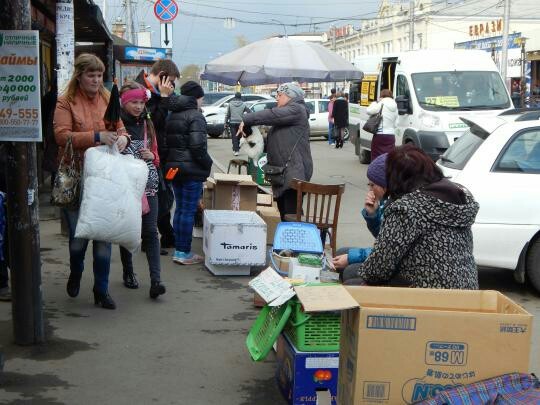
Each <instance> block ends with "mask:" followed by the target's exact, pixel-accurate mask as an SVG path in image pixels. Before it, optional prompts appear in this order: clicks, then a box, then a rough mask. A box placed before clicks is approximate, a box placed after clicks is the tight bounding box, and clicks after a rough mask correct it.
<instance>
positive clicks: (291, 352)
mask: <svg viewBox="0 0 540 405" xmlns="http://www.w3.org/2000/svg"><path fill="white" fill-rule="evenodd" d="M276 360H277V371H276V380H277V383H278V386H279V389H280V391H281V393H282V394H283V396H284V397H285V399H286V400H287V402H288V403H289V404H291V405H308V404H309V405H316V402H317V391H319V390H324V391H327V390H328V391H330V394H331V400H332V402H331V403H332V405H335V403H336V391H337V382H338V365H339V352H300V351H298V350H297V349H296V347H294V345H293V344H292V343H291V342H290V341H289V339H288V338H287V337H286V336H285V335H284V334H281V335H280V336H279V338H278V341H277V350H276Z"/></svg>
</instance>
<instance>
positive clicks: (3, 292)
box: [0, 287, 11, 302]
mask: <svg viewBox="0 0 540 405" xmlns="http://www.w3.org/2000/svg"><path fill="white" fill-rule="evenodd" d="M0 301H5V302H8V301H11V291H9V287H2V288H0Z"/></svg>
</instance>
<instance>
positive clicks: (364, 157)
mask: <svg viewBox="0 0 540 405" xmlns="http://www.w3.org/2000/svg"><path fill="white" fill-rule="evenodd" d="M358 159H359V160H360V163H362V164H364V165H367V164H369V163H371V151H369V150H367V149H364V148H362V147H361V146H360V151H359V152H358Z"/></svg>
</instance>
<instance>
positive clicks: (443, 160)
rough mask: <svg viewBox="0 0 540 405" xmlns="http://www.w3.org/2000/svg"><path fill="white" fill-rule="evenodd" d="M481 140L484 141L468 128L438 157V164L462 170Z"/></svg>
mask: <svg viewBox="0 0 540 405" xmlns="http://www.w3.org/2000/svg"><path fill="white" fill-rule="evenodd" d="M482 142H484V139H483V138H481V137H480V136H478V135H475V134H473V133H472V132H471V130H470V129H468V130H467V131H465V132H464V133H463V135H461V136H460V137H459V138H458V139H456V141H455V142H454V143H453V144H452V145H451V146H450V147H449V148H448V149H447V150H446V152H445V153H444V154H443V155H442V156H441V157H440V164H442V165H443V166H446V167H449V168H451V169H457V170H462V169H463V168H464V167H465V165H466V164H467V162H468V161H469V159H470V158H471V156H472V155H474V152H476V150H477V149H478V148H479V147H480V145H481V144H482Z"/></svg>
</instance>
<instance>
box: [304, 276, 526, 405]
mask: <svg viewBox="0 0 540 405" xmlns="http://www.w3.org/2000/svg"><path fill="white" fill-rule="evenodd" d="M295 291H296V294H297V295H298V298H299V299H300V301H301V302H302V304H303V306H304V309H305V311H306V312H319V311H329V310H343V311H342V316H341V341H340V364H339V370H340V375H339V382H338V404H342V405H352V404H401V403H405V404H412V403H414V402H417V401H421V400H424V399H427V398H430V397H432V396H434V395H436V393H437V392H438V391H440V390H441V389H445V388H447V387H453V386H456V385H464V384H468V383H472V382H475V381H480V380H483V379H486V378H490V377H495V376H498V375H501V374H505V373H510V372H523V373H527V372H529V354H530V344H531V329H532V315H531V314H529V313H528V312H527V311H525V310H524V309H523V308H522V307H520V306H519V305H517V304H516V303H514V302H513V301H512V300H510V299H509V298H507V297H506V296H504V295H503V294H501V293H499V292H497V291H468V290H434V289H421V288H416V289H414V288H391V287H352V286H351V287H343V286H327V287H325V288H317V287H296V288H295Z"/></svg>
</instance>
